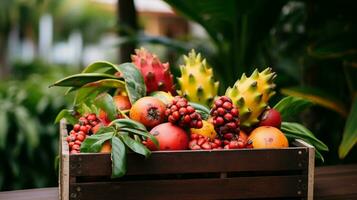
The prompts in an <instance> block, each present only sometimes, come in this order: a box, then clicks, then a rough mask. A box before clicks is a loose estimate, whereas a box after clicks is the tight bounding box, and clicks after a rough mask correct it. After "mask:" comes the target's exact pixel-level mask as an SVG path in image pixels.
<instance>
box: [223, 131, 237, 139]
mask: <svg viewBox="0 0 357 200" xmlns="http://www.w3.org/2000/svg"><path fill="white" fill-rule="evenodd" d="M233 136H234V135H233V133H226V134H224V135H223V137H224V138H225V139H227V140H231V139H232V138H233Z"/></svg>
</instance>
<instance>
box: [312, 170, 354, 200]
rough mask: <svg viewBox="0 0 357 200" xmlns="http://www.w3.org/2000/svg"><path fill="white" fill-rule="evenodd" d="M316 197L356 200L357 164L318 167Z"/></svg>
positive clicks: (321, 198)
mask: <svg viewBox="0 0 357 200" xmlns="http://www.w3.org/2000/svg"><path fill="white" fill-rule="evenodd" d="M315 199H318V200H330V199H343V200H356V199H357V165H340V166H326V167H319V168H317V170H316V174H315Z"/></svg>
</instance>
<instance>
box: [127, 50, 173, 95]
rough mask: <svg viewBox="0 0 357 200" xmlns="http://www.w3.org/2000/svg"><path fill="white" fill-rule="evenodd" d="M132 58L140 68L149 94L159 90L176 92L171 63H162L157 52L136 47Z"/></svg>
mask: <svg viewBox="0 0 357 200" xmlns="http://www.w3.org/2000/svg"><path fill="white" fill-rule="evenodd" d="M131 60H132V61H133V63H134V64H135V65H136V66H137V67H138V68H139V69H140V71H141V74H142V75H143V77H144V80H145V84H146V89H147V93H148V94H149V93H151V92H154V91H159V90H160V91H164V92H171V93H174V91H175V90H174V82H173V76H172V74H171V72H170V67H169V63H161V61H160V60H159V58H158V57H157V56H156V55H155V54H152V53H150V52H149V51H147V50H146V49H144V48H140V49H136V50H135V54H134V55H132V56H131Z"/></svg>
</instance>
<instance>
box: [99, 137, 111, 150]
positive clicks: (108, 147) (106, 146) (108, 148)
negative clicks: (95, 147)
mask: <svg viewBox="0 0 357 200" xmlns="http://www.w3.org/2000/svg"><path fill="white" fill-rule="evenodd" d="M111 151H112V145H111V144H110V141H109V140H107V141H105V142H104V144H103V145H102V149H100V153H110V152H111Z"/></svg>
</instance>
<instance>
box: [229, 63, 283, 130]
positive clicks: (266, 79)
mask: <svg viewBox="0 0 357 200" xmlns="http://www.w3.org/2000/svg"><path fill="white" fill-rule="evenodd" d="M275 77H276V74H275V73H274V72H272V69H271V68H266V69H265V70H264V71H262V72H259V71H258V70H257V69H256V70H254V72H253V73H252V75H251V76H250V77H247V76H246V75H245V74H243V75H242V77H241V78H240V79H239V80H237V82H236V83H235V84H234V85H233V87H232V88H231V87H229V88H228V89H227V91H226V96H228V97H229V98H231V99H232V101H233V103H234V105H235V106H237V107H238V108H239V113H240V117H241V126H243V127H251V126H253V125H255V124H257V123H258V122H259V119H258V117H259V116H260V115H261V114H262V112H263V111H264V110H265V109H266V108H267V107H268V101H269V99H270V97H272V96H273V95H274V94H275V91H274V88H275V84H274V82H273V81H274V79H275Z"/></svg>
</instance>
